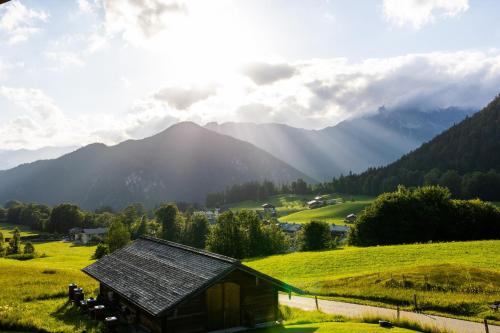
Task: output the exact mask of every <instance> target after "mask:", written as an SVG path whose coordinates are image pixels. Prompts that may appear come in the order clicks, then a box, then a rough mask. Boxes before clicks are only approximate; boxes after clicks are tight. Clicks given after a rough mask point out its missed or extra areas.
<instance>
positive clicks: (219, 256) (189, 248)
mask: <svg viewBox="0 0 500 333" xmlns="http://www.w3.org/2000/svg"><path fill="white" fill-rule="evenodd" d="M139 239H145V240H149V241H152V242H156V243H159V244H163V245H168V246H172V247H176V248H179V249H183V250H186V251H190V252H194V253H197V254H200V255H204V256H206V257H211V258H214V259H218V260H221V261H225V262H229V263H231V264H235V263H240V261H239V260H238V259H235V258H231V257H228V256H225V255H222V254H218V253H213V252H209V251H205V250H201V249H198V248H195V247H192V246H189V245H184V244H180V243H176V242H172V241H168V240H165V239H161V238H156V237H152V236H140V237H139Z"/></svg>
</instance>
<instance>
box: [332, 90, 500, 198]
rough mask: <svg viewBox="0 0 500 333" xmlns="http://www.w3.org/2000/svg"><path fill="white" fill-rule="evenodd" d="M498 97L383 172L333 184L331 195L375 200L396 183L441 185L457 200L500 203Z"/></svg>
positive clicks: (337, 181)
mask: <svg viewBox="0 0 500 333" xmlns="http://www.w3.org/2000/svg"><path fill="white" fill-rule="evenodd" d="M499 151H500V96H498V97H497V98H495V99H494V100H493V101H492V102H491V103H490V104H488V105H487V106H486V107H485V108H484V109H483V110H481V111H480V112H477V113H476V114H474V115H473V116H471V117H468V118H466V119H465V120H463V121H462V122H460V123H459V124H457V125H455V126H453V127H451V128H450V129H448V130H446V131H444V132H443V133H441V134H440V135H438V136H437V137H435V138H434V139H432V140H431V141H429V142H428V143H425V144H423V145H422V146H421V147H420V148H418V149H417V150H415V151H413V152H411V153H409V154H407V155H405V156H403V157H402V158H400V159H399V160H398V161H396V162H394V163H392V164H389V165H388V166H386V167H383V168H376V169H369V170H368V171H366V172H364V173H362V174H360V175H353V176H349V177H343V178H341V179H338V180H336V181H334V184H333V188H334V190H335V191H337V192H343V193H346V192H347V193H362V194H371V195H376V194H380V193H382V192H390V191H393V190H394V189H395V188H396V187H397V186H398V185H399V184H404V185H406V186H412V187H413V186H420V185H423V184H439V185H443V186H447V187H449V188H450V190H451V191H452V192H453V193H454V194H455V195H456V196H459V197H465V198H475V197H480V198H481V199H483V200H493V201H498V200H500V154H498V152H499Z"/></svg>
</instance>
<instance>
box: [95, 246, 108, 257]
mask: <svg viewBox="0 0 500 333" xmlns="http://www.w3.org/2000/svg"><path fill="white" fill-rule="evenodd" d="M108 254H109V247H108V245H106V244H104V243H99V244H97V247H96V249H95V252H94V255H93V256H92V259H101V258H102V257H104V256H105V255H108Z"/></svg>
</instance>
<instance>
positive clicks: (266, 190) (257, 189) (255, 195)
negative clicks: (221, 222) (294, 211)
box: [205, 179, 322, 208]
mask: <svg viewBox="0 0 500 333" xmlns="http://www.w3.org/2000/svg"><path fill="white" fill-rule="evenodd" d="M318 186H322V184H320V185H312V184H308V183H306V182H305V181H304V180H303V179H297V180H296V181H293V182H291V183H289V184H281V185H277V184H275V183H273V182H272V181H268V180H266V181H263V182H257V181H251V182H246V183H242V184H236V185H233V186H230V187H228V188H227V189H226V190H225V191H222V192H214V193H209V194H207V196H206V200H205V204H206V206H207V207H210V208H215V207H221V206H223V205H225V204H230V203H235V202H240V201H245V200H255V201H266V200H268V199H269V197H271V196H273V195H277V194H298V195H305V194H312V193H316V192H321V188H319V187H318Z"/></svg>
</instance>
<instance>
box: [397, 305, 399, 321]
mask: <svg viewBox="0 0 500 333" xmlns="http://www.w3.org/2000/svg"><path fill="white" fill-rule="evenodd" d="M397 311H398V321H399V304H398V310H397Z"/></svg>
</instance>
